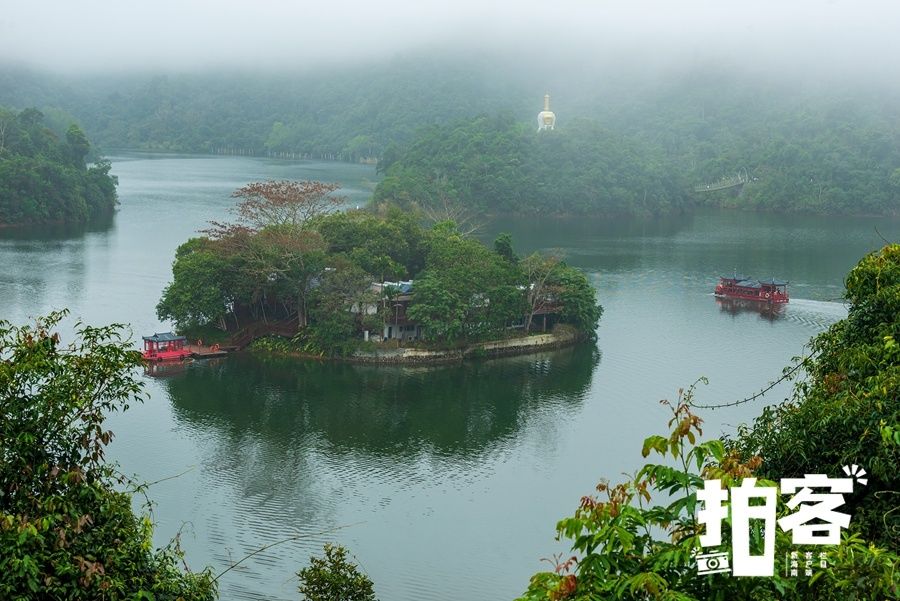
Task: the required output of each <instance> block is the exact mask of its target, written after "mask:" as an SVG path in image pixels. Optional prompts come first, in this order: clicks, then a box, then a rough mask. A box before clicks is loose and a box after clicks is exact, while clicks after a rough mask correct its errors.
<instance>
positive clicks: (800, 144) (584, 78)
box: [0, 55, 900, 214]
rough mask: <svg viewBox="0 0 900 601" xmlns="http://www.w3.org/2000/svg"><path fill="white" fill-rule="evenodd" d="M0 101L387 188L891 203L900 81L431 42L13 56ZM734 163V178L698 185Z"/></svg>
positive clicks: (899, 183) (548, 200) (0, 84)
mask: <svg viewBox="0 0 900 601" xmlns="http://www.w3.org/2000/svg"><path fill="white" fill-rule="evenodd" d="M547 91H550V92H551V94H552V99H553V107H552V108H553V110H554V111H556V113H557V127H556V131H555V132H554V135H553V136H552V137H550V136H546V137H545V139H543V140H542V141H541V142H540V143H538V142H537V141H536V140H535V139H532V138H533V136H529V135H528V134H529V133H534V129H536V127H535V125H536V122H535V116H536V114H537V111H538V110H540V108H541V98H542V96H543V94H544V93H545V92H547ZM0 104H6V105H8V106H14V107H17V108H20V109H21V108H25V107H28V106H38V107H42V110H43V111H44V112H45V113H46V114H47V115H48V117H51V118H53V119H55V120H64V119H65V118H67V117H68V116H70V115H71V116H74V117H76V118H77V119H78V121H79V123H80V124H81V125H82V127H83V128H84V130H85V131H86V132H87V134H88V136H89V137H91V139H92V140H94V141H95V142H96V143H97V144H99V145H100V146H101V147H102V148H107V149H109V148H129V149H147V150H166V151H178V152H203V153H207V152H226V153H237V154H253V155H266V154H274V155H279V154H281V153H288V154H290V155H291V156H303V157H310V158H333V159H338V160H347V161H360V160H372V159H379V160H380V161H381V165H380V170H382V171H386V170H387V169H388V167H391V168H392V169H393V171H392V172H391V173H389V176H390V178H389V179H390V180H391V181H390V182H386V183H385V186H384V187H383V188H382V190H381V191H380V192H379V194H380V195H381V197H385V195H398V197H399V198H401V199H402V198H406V197H408V196H409V195H410V194H414V193H416V194H418V193H421V192H423V190H424V187H423V186H425V187H430V188H434V185H435V182H437V183H439V184H440V187H442V188H443V189H444V190H445V192H446V191H447V190H449V191H451V193H456V194H459V196H460V198H461V199H463V200H465V201H466V202H468V203H470V204H471V206H473V207H479V208H494V209H497V210H504V211H520V210H526V211H528V210H546V209H548V208H549V209H551V210H554V211H560V212H584V211H594V210H596V209H598V208H604V209H607V210H609V211H610V212H621V211H622V210H623V209H626V212H637V213H642V212H648V211H650V212H657V211H665V210H671V209H673V208H680V207H682V206H692V205H703V204H710V205H715V206H734V207H743V208H753V209H762V210H779V211H807V212H817V213H830V214H844V213H852V214H898V213H900V170H898V169H900V108H898V107H900V92H898V91H897V90H896V89H895V88H893V87H890V82H872V81H870V82H866V83H860V82H851V81H840V80H834V81H831V82H829V83H826V82H825V81H823V80H818V81H813V80H812V79H803V78H798V77H786V76H784V75H782V76H781V77H780V78H779V77H776V76H774V75H766V76H763V75H760V74H758V73H757V74H748V73H745V72H740V71H736V70H733V69H725V68H712V67H700V66H697V67H695V68H693V69H692V70H690V71H688V72H684V73H679V74H674V73H673V74H669V75H654V76H649V75H642V74H640V73H637V74H636V73H635V72H634V70H628V69H626V68H625V66H623V67H622V68H621V69H620V71H618V72H604V73H588V72H587V71H579V72H575V71H571V70H570V71H562V70H560V71H559V72H555V71H554V70H553V69H550V68H546V65H542V66H539V68H533V69H531V70H528V69H525V68H524V66H523V65H522V64H520V63H515V62H510V61H509V60H508V59H504V60H501V59H498V58H497V57H488V58H485V59H484V60H481V61H474V60H471V59H463V58H458V57H456V58H454V57H448V56H446V55H435V56H421V57H420V56H412V57H405V58H397V59H394V60H393V61H387V62H382V63H373V64H368V65H365V66H361V65H356V66H352V67H333V68H329V69H325V68H321V69H319V70H311V71H305V72H294V73H288V72H281V73H278V74H275V73H269V74H266V73H264V72H261V73H259V74H254V75H250V74H244V75H237V74H230V75H229V74H204V75H192V74H187V73H183V74H178V75H175V74H173V75H155V76H151V75H146V74H145V75H127V76H126V75H119V76H112V75H108V76H103V77H88V76H83V77H74V78H73V77H62V76H52V75H48V74H40V73H35V72H29V71H24V70H14V69H10V68H7V69H5V70H4V69H0ZM480 115H487V117H484V118H481V117H479V116H480ZM498 115H502V117H498ZM462 140H464V142H461V141H462ZM428 153H431V154H430V155H429V154H428ZM455 161H459V162H455ZM516 161H518V162H516ZM476 164H479V165H480V167H479V168H480V169H481V170H482V171H485V172H483V173H479V172H478V170H477V169H474V165H476ZM488 165H489V166H490V169H491V172H490V173H487V172H486V170H487V169H488V168H487V166H488ZM738 173H740V174H742V175H745V176H746V178H747V179H748V180H749V181H748V183H747V184H746V185H744V186H742V187H738V188H731V189H728V190H725V191H721V192H702V193H695V192H694V189H695V188H696V187H697V186H703V185H705V184H708V183H715V182H717V181H719V180H721V179H722V178H723V177H724V178H727V177H732V176H735V175H736V174H738ZM407 176H409V177H410V178H411V179H410V180H408V181H402V182H401V181H400V179H401V177H402V178H405V177H407ZM388 192H389V194H388ZM432 192H433V191H432ZM432 192H429V194H430V193H432ZM486 195H489V196H486ZM416 200H418V201H422V200H423V199H416ZM425 200H427V199H425Z"/></svg>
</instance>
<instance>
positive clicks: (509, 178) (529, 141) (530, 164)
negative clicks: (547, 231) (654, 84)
mask: <svg viewBox="0 0 900 601" xmlns="http://www.w3.org/2000/svg"><path fill="white" fill-rule="evenodd" d="M391 159H392V157H389V160H387V161H383V162H382V165H381V166H382V168H383V169H384V171H385V173H386V176H385V178H384V180H383V181H382V182H381V183H380V184H379V185H378V187H377V189H376V191H375V200H376V201H379V202H381V201H390V202H394V203H398V204H400V205H401V206H414V205H419V206H425V207H434V206H443V204H444V203H445V202H449V203H450V204H452V205H457V204H458V205H462V206H463V207H466V208H469V209H473V210H476V211H485V212H488V213H498V212H499V213H513V212H530V213H538V212H540V213H548V212H549V213H589V212H590V213H607V214H631V213H640V214H649V213H657V212H667V211H672V210H679V209H683V208H685V207H686V206H687V205H688V203H689V201H690V199H689V197H688V195H687V193H686V192H685V190H686V188H687V186H688V183H689V182H688V181H687V180H686V179H685V178H684V177H681V176H679V175H678V174H677V172H675V170H674V169H673V167H674V166H673V165H672V161H670V160H668V158H667V156H666V155H665V153H663V152H662V151H661V149H660V148H658V147H655V146H653V145H650V144H647V143H642V142H639V141H635V140H633V139H629V138H628V137H627V136H624V135H622V134H620V133H616V132H613V131H611V130H609V129H606V128H603V127H600V126H599V124H598V123H596V122H594V121H589V120H586V119H578V120H573V121H570V122H569V125H568V126H567V129H565V130H562V129H560V130H558V131H544V132H540V133H537V132H536V131H535V128H534V127H531V126H530V125H525V124H523V123H521V122H517V121H515V120H514V119H513V118H512V117H509V116H506V117H487V116H482V117H478V118H475V119H467V120H465V121H462V122H459V123H455V124H452V125H448V126H443V127H440V126H435V127H433V128H431V129H429V130H428V131H427V132H423V133H422V135H421V136H420V137H419V138H418V139H417V140H416V141H415V142H414V143H413V144H412V145H411V146H410V147H409V149H408V150H406V151H405V152H403V153H402V154H401V155H400V156H399V157H398V158H397V159H396V160H391Z"/></svg>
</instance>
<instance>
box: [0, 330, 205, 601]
mask: <svg viewBox="0 0 900 601" xmlns="http://www.w3.org/2000/svg"><path fill="white" fill-rule="evenodd" d="M63 316H64V313H56V314H52V315H49V316H47V317H45V318H41V319H39V320H38V321H37V323H36V325H34V326H13V325H11V324H9V323H8V322H5V321H0V549H2V552H0V596H2V597H3V598H4V599H22V600H30V599H35V600H37V599H72V600H82V599H83V600H85V601H88V600H91V601H93V600H94V599H110V600H114V599H123V600H124V599H156V600H157V601H163V600H166V601H176V600H178V599H196V600H198V601H203V600H208V599H212V598H214V597H215V592H216V588H215V583H214V581H213V578H212V576H211V574H210V572H209V571H208V570H204V571H201V572H196V573H186V572H184V571H183V570H182V567H181V566H182V565H183V564H182V558H181V556H180V553H179V551H178V548H177V546H175V545H174V544H173V546H171V547H168V548H166V549H161V550H154V549H153V540H152V534H153V525H152V523H151V522H150V520H149V519H148V518H147V517H146V516H138V515H135V514H134V513H133V511H132V497H131V494H130V492H123V491H122V487H123V485H127V484H130V483H129V482H128V481H127V480H126V479H125V478H124V477H122V476H120V475H119V474H118V472H116V470H115V469H114V467H112V466H110V465H109V464H107V463H105V462H104V453H105V449H106V447H107V445H108V444H109V443H110V441H112V439H113V433H112V432H111V431H109V430H107V429H106V428H105V427H104V421H105V419H106V418H107V416H108V415H109V414H110V413H113V412H116V411H124V410H125V409H127V408H128V406H129V404H130V403H133V402H136V401H139V400H141V399H142V387H141V384H140V383H139V382H138V381H137V380H136V379H135V377H134V371H133V370H134V369H135V368H136V367H138V366H139V365H141V357H140V354H139V353H138V352H136V351H133V350H131V348H130V347H131V343H130V341H128V340H126V339H125V338H123V332H122V327H121V326H115V325H114V326H109V327H89V326H79V327H78V329H77V331H76V333H75V337H74V339H73V340H72V342H70V343H67V344H64V343H62V342H61V338H60V334H59V332H58V331H57V326H58V325H59V322H60V320H61V319H62V317H63ZM129 488H131V487H130V486H129ZM131 490H132V491H133V490H134V489H133V488H131Z"/></svg>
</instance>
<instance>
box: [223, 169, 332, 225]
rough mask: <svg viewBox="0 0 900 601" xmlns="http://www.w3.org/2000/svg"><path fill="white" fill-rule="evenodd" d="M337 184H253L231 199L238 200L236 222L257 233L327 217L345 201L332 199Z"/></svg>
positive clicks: (307, 182)
mask: <svg viewBox="0 0 900 601" xmlns="http://www.w3.org/2000/svg"><path fill="white" fill-rule="evenodd" d="M339 188H340V185H339V184H329V183H325V182H317V181H308V180H307V181H288V180H283V181H267V182H254V183H252V184H247V185H246V186H244V187H242V188H239V189H237V190H235V191H234V193H232V195H231V196H232V197H234V198H240V199H241V202H240V203H238V205H237V207H235V211H236V213H237V215H238V221H239V222H240V223H241V224H242V225H243V226H245V227H247V228H250V229H255V230H259V229H262V228H264V227H267V226H271V225H290V226H299V225H303V224H304V223H306V222H308V221H309V220H310V219H312V218H314V217H316V216H318V215H322V214H324V213H327V212H328V211H329V210H332V209H334V208H336V207H338V206H339V205H341V204H342V203H343V202H344V201H345V200H346V198H345V197H344V196H336V195H333V194H332V192H334V191H335V190H337V189H339Z"/></svg>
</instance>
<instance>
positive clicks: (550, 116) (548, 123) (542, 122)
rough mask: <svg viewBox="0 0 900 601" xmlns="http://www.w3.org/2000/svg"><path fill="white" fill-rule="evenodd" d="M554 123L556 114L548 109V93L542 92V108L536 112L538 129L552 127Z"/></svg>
mask: <svg viewBox="0 0 900 601" xmlns="http://www.w3.org/2000/svg"><path fill="white" fill-rule="evenodd" d="M555 125H556V114H555V113H554V112H553V111H551V110H550V94H544V110H542V111H541V112H540V113H538V131H545V130H548V129H553V128H554V126H555Z"/></svg>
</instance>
